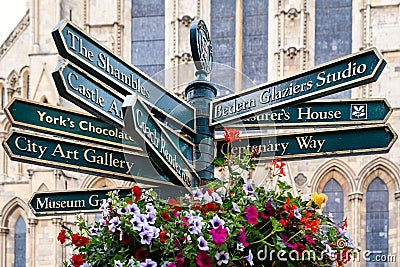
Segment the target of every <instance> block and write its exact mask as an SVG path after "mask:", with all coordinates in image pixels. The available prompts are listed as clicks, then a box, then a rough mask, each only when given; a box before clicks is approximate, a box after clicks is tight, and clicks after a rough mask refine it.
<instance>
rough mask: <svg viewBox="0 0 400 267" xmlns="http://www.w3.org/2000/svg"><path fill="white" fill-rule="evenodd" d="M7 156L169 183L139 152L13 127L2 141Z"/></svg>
mask: <svg viewBox="0 0 400 267" xmlns="http://www.w3.org/2000/svg"><path fill="white" fill-rule="evenodd" d="M3 147H4V149H5V151H6V153H7V154H8V156H9V157H10V159H12V160H15V161H20V162H25V163H31V164H37V165H41V166H46V167H52V168H60V169H65V170H70V171H76V172H82V173H88V174H91V175H96V176H104V177H110V178H113V179H120V180H125V181H130V182H144V183H146V184H149V185H159V184H166V185H172V184H171V183H170V179H169V178H168V177H167V176H162V175H160V174H158V173H157V171H156V170H155V169H154V168H149V166H150V164H151V163H150V161H149V159H148V157H147V155H145V154H143V152H140V153H139V152H134V151H126V150H125V151H124V150H122V149H117V148H110V147H107V146H102V145H94V144H91V143H87V142H79V141H77V140H71V139H66V138H61V137H57V136H53V135H47V134H38V133H32V132H28V131H24V130H17V129H13V130H12V131H10V133H9V134H8V136H7V137H6V138H5V140H4V142H3Z"/></svg>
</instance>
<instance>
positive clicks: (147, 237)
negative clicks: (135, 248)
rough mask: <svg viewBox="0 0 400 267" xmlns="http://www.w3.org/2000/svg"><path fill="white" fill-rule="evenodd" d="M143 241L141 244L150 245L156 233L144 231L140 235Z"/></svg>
mask: <svg viewBox="0 0 400 267" xmlns="http://www.w3.org/2000/svg"><path fill="white" fill-rule="evenodd" d="M139 235H140V237H141V240H140V243H142V244H147V245H150V243H151V240H152V239H153V237H154V233H153V232H151V231H143V232H141V233H140V234H139Z"/></svg>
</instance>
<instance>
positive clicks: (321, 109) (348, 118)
mask: <svg viewBox="0 0 400 267" xmlns="http://www.w3.org/2000/svg"><path fill="white" fill-rule="evenodd" d="M392 111H393V110H392V108H391V107H390V105H389V103H388V102H387V100H386V99H371V98H368V99H367V98H366V99H344V100H343V99H341V100H326V101H310V102H306V103H301V104H297V105H295V106H290V107H283V108H280V109H273V110H271V111H267V112H264V113H261V114H258V115H256V116H252V117H250V118H246V119H243V120H241V121H240V122H233V123H231V124H230V126H227V127H235V128H246V129H259V128H263V127H303V126H334V125H355V124H379V123H385V122H386V121H387V120H388V118H389V116H390V114H391V113H392ZM228 124H229V122H228ZM220 126H221V125H218V126H217V128H218V129H221V127H220Z"/></svg>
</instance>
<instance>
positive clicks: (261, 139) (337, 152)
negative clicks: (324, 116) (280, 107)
mask: <svg viewBox="0 0 400 267" xmlns="http://www.w3.org/2000/svg"><path fill="white" fill-rule="evenodd" d="M241 139H242V142H234V143H232V144H230V147H231V148H230V149H231V150H230V151H228V147H229V146H228V145H227V143H226V142H225V141H224V140H218V141H217V154H218V157H219V158H223V155H224V154H227V153H231V154H233V156H240V155H242V154H243V153H244V151H245V150H250V151H251V150H252V147H253V146H255V147H258V148H259V150H260V152H261V154H260V156H259V158H257V159H258V160H268V159H271V158H273V157H279V158H282V159H286V160H290V159H304V158H319V157H338V156H349V155H358V154H372V153H374V154H376V153H386V152H388V151H389V150H390V148H391V147H392V146H393V144H394V142H395V141H396V139H397V134H396V133H395V132H394V131H393V129H392V127H391V126H390V125H389V124H388V125H368V126H359V127H347V128H346V127H344V128H340V129H332V130H324V131H310V132H301V133H288V134H280V135H269V136H251V137H243V138H241ZM365 140H368V142H366V141H365Z"/></svg>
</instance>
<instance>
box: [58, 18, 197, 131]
mask: <svg viewBox="0 0 400 267" xmlns="http://www.w3.org/2000/svg"><path fill="white" fill-rule="evenodd" d="M52 35H53V39H54V41H55V44H56V46H57V49H58V51H59V54H60V55H61V56H62V57H64V58H66V59H68V60H70V61H71V62H73V63H75V64H76V65H79V66H82V68H84V70H85V71H87V72H88V73H90V74H91V75H93V76H95V77H96V78H98V79H100V80H101V81H103V82H104V83H107V84H108V85H109V86H112V87H113V88H114V89H115V90H117V91H118V92H119V93H120V94H122V95H123V96H127V95H132V94H137V95H139V96H140V97H141V98H142V99H143V100H144V101H145V103H146V104H147V103H150V104H152V106H153V107H154V112H155V113H156V114H157V115H158V116H160V117H161V119H163V120H165V121H167V122H168V123H170V124H172V125H174V126H175V127H177V129H178V130H182V131H183V132H185V133H188V134H195V133H196V130H195V129H196V125H195V119H194V118H195V109H194V108H193V107H192V106H190V105H189V104H188V103H186V102H185V101H183V100H182V99H180V98H179V97H178V96H176V95H174V94H173V93H171V92H169V91H167V90H166V89H165V88H164V87H162V86H161V85H160V84H158V83H157V82H156V81H154V80H152V79H151V78H150V77H149V76H148V75H146V74H145V73H143V72H141V71H140V70H139V69H137V68H136V67H135V66H133V65H131V64H128V63H126V62H125V61H123V60H122V59H121V58H119V57H118V56H116V55H115V54H113V53H112V52H111V51H109V50H108V49H107V48H106V47H105V46H104V45H102V44H100V43H99V42H98V41H96V40H95V39H94V38H92V37H90V36H88V35H87V34H86V33H85V32H84V31H83V30H82V29H80V28H79V27H78V26H76V25H75V24H73V23H71V22H70V21H68V20H62V21H60V22H59V24H58V25H57V26H56V28H55V29H54V30H53V31H52ZM152 111H153V110H152Z"/></svg>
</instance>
